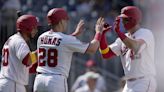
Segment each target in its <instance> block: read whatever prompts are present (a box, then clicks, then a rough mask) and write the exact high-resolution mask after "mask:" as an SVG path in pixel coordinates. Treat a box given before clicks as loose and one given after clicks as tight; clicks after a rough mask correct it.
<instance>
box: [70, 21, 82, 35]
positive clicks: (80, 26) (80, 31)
mask: <svg viewBox="0 0 164 92" xmlns="http://www.w3.org/2000/svg"><path fill="white" fill-rule="evenodd" d="M83 30H84V20H80V21H79V23H78V24H77V27H76V30H75V31H74V32H73V33H72V34H71V35H72V36H78V35H80V34H81V33H82V31H83Z"/></svg>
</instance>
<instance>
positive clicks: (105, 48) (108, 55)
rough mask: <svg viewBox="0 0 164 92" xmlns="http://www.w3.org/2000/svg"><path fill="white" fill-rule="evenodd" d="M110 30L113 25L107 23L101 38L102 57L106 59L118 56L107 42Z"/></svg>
mask: <svg viewBox="0 0 164 92" xmlns="http://www.w3.org/2000/svg"><path fill="white" fill-rule="evenodd" d="M109 30H111V26H109V25H108V24H105V25H104V29H103V32H102V37H101V40H100V53H101V55H102V57H103V58H104V59H107V58H111V57H113V56H116V55H115V54H114V53H113V51H112V50H111V49H110V47H108V44H107V40H106V36H105V34H106V32H107V31H109Z"/></svg>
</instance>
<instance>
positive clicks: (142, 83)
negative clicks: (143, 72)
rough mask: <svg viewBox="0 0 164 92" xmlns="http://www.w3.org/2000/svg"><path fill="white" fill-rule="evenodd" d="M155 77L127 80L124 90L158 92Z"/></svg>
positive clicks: (124, 91) (126, 91)
mask: <svg viewBox="0 0 164 92" xmlns="http://www.w3.org/2000/svg"><path fill="white" fill-rule="evenodd" d="M156 86H157V84H156V80H155V78H154V77H144V78H141V79H137V80H135V81H126V84H125V87H124V89H123V92H156Z"/></svg>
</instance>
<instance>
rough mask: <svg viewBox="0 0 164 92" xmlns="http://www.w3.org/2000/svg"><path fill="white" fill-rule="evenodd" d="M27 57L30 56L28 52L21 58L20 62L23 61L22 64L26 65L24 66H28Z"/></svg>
mask: <svg viewBox="0 0 164 92" xmlns="http://www.w3.org/2000/svg"><path fill="white" fill-rule="evenodd" d="M29 57H30V54H29V53H28V54H27V55H26V56H25V57H24V59H23V61H22V63H23V64H24V65H26V66H30V65H29V64H28V61H29Z"/></svg>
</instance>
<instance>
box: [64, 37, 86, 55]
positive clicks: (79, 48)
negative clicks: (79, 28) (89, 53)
mask: <svg viewBox="0 0 164 92" xmlns="http://www.w3.org/2000/svg"><path fill="white" fill-rule="evenodd" d="M66 40H68V41H66V42H67V44H66V46H67V47H68V48H69V49H70V50H71V51H73V52H80V53H85V52H86V50H87V48H88V46H89V43H87V44H84V43H83V42H81V41H80V40H79V39H77V38H76V37H74V36H68V38H67V39H66Z"/></svg>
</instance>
